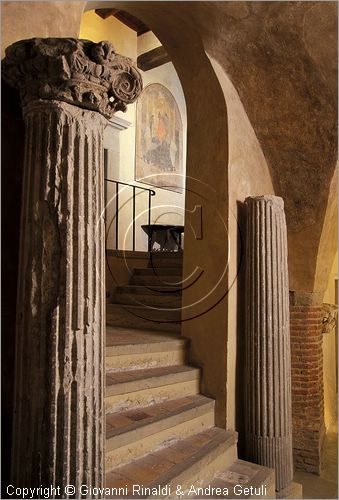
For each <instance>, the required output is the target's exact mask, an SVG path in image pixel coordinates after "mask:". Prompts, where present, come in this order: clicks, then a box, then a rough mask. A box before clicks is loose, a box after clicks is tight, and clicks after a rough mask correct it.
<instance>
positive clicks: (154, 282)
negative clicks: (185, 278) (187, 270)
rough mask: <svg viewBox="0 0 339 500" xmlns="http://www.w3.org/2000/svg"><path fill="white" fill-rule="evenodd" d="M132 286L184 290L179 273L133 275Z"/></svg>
mask: <svg viewBox="0 0 339 500" xmlns="http://www.w3.org/2000/svg"><path fill="white" fill-rule="evenodd" d="M130 284H131V285H143V286H150V287H153V286H166V287H172V288H176V289H177V290H180V289H181V288H182V276H180V275H179V274H178V273H177V274H175V275H167V274H163V275H161V276H160V275H159V276H156V275H155V274H151V275H149V276H144V275H138V274H133V276H131V278H130Z"/></svg>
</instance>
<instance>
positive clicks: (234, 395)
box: [211, 58, 274, 431]
mask: <svg viewBox="0 0 339 500" xmlns="http://www.w3.org/2000/svg"><path fill="white" fill-rule="evenodd" d="M211 62H212V65H213V69H214V71H215V72H216V75H217V77H218V79H219V82H220V85H221V87H222V90H223V93H224V96H225V101H226V105H227V115H228V143H229V203H230V211H229V226H228V231H229V233H228V234H229V245H230V253H229V263H228V264H229V267H228V269H229V274H228V283H229V284H228V340H227V344H228V347H227V421H228V426H229V427H230V428H235V429H237V430H238V431H241V430H242V427H243V423H244V422H243V412H244V408H243V403H244V400H243V395H244V378H243V366H244V361H245V360H244V349H245V343H244V341H245V339H244V336H245V322H244V316H245V282H244V278H245V262H244V252H245V243H246V241H245V238H246V214H245V210H244V204H243V203H244V201H245V198H246V197H247V196H256V195H262V194H274V188H273V185H272V180H271V176H270V172H269V169H268V166H267V163H266V159H265V157H264V154H263V152H262V149H261V147H260V144H259V142H258V139H257V137H256V135H255V132H254V130H253V127H252V125H251V123H250V121H249V119H248V116H247V114H246V111H245V109H244V107H243V105H242V103H241V101H240V98H239V95H238V93H237V91H236V89H235V88H234V86H233V84H232V82H231V80H230V79H229V78H228V76H227V75H226V73H225V72H224V70H223V68H222V67H221V66H220V64H219V63H218V62H217V61H215V60H214V59H212V58H211Z"/></svg>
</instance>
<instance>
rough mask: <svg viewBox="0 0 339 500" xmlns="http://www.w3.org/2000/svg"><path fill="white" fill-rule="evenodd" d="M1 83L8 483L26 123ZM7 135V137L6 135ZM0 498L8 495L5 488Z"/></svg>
mask: <svg viewBox="0 0 339 500" xmlns="http://www.w3.org/2000/svg"><path fill="white" fill-rule="evenodd" d="M1 83H2V86H1V87H2V89H1V100H2V135H3V136H2V141H1V142H2V155H1V160H2V162H1V163H2V172H1V180H2V192H1V197H2V202H1V208H2V219H1V225H2V242H3V243H2V267H1V271H2V303H1V305H2V318H1V319H2V332H1V333H2V335H1V377H2V381H3V383H2V386H1V401H2V408H1V417H2V418H1V436H2V451H1V462H2V467H1V475H2V485H3V487H5V485H7V484H9V480H10V457H11V442H12V421H13V391H14V365H15V320H16V295H17V276H18V254H19V232H20V212H21V189H22V188H21V186H22V166H23V156H24V122H23V119H22V112H21V107H20V104H19V103H20V99H19V96H18V93H17V91H16V90H14V89H12V88H11V87H9V86H8V85H7V84H6V83H5V82H1ZM4 136H5V137H4ZM1 498H6V493H5V492H4V491H2V496H1Z"/></svg>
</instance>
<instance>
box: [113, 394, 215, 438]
mask: <svg viewBox="0 0 339 500" xmlns="http://www.w3.org/2000/svg"><path fill="white" fill-rule="evenodd" d="M213 403H214V400H213V399H210V398H207V397H206V396H202V395H201V394H198V395H193V396H187V397H184V398H179V399H172V400H168V401H164V402H163V403H160V404H154V405H151V406H147V407H144V408H132V409H130V410H127V411H124V412H116V413H108V414H107V415H106V439H110V438H112V437H114V436H117V435H120V434H122V433H126V432H130V431H132V430H135V429H140V428H141V427H143V426H146V425H151V424H154V423H155V422H158V421H159V420H163V419H168V418H170V417H173V416H175V415H177V414H179V413H182V412H185V411H188V410H191V409H194V408H197V407H201V406H204V405H206V406H211V405H213Z"/></svg>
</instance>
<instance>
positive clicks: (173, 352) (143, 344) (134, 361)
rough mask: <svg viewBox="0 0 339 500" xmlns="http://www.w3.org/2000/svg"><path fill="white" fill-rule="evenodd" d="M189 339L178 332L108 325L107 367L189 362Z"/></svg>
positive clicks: (131, 368) (137, 366)
mask: <svg viewBox="0 0 339 500" xmlns="http://www.w3.org/2000/svg"><path fill="white" fill-rule="evenodd" d="M188 344H189V340H188V339H185V338H183V337H181V336H180V335H177V334H171V333H166V332H161V331H159V332H154V331H147V330H137V329H131V328H121V327H111V326H109V325H108V326H107V327H106V369H107V370H110V371H121V370H138V369H142V368H155V367H160V366H171V365H181V364H185V362H186V361H187V359H186V357H187V352H186V348H187V345H188Z"/></svg>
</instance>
